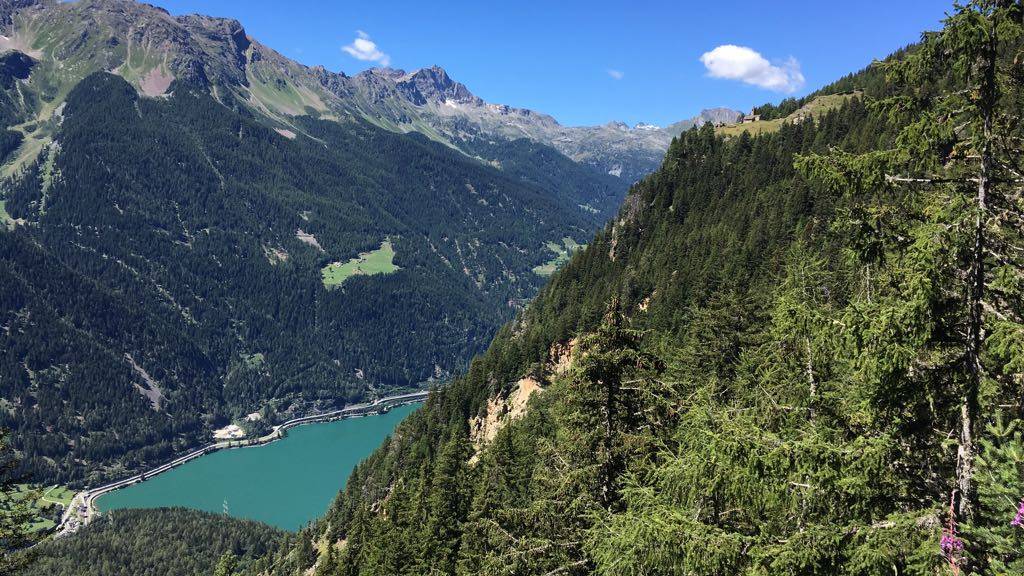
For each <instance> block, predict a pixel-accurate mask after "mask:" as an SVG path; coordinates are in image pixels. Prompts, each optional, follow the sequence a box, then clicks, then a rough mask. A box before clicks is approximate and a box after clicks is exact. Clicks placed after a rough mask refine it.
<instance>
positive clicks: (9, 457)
mask: <svg viewBox="0 0 1024 576" xmlns="http://www.w3.org/2000/svg"><path fill="white" fill-rule="evenodd" d="M17 465H18V460H17V457H16V456H15V453H14V450H13V449H12V448H11V447H10V444H8V443H7V438H6V437H5V436H3V435H0V499H2V500H3V501H4V506H3V507H0V576H7V575H8V574H14V573H16V572H17V571H18V570H21V569H22V568H24V567H25V566H26V565H27V564H28V563H29V561H30V559H31V556H30V555H28V554H26V553H25V551H24V549H25V547H26V546H28V545H29V544H31V543H32V541H33V538H32V537H31V535H30V534H29V532H28V530H27V527H28V526H29V525H30V523H31V522H32V519H33V514H32V511H31V510H30V509H29V507H28V503H29V501H30V499H31V498H32V497H33V494H32V493H29V494H28V495H24V494H22V495H20V497H15V496H14V494H15V493H16V492H17V491H18V485H17V482H18V478H17V476H16V475H15V470H16V468H17Z"/></svg>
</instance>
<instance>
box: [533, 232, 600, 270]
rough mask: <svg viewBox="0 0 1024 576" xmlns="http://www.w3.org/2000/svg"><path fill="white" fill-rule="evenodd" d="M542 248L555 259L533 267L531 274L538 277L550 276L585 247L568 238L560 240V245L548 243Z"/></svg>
mask: <svg viewBox="0 0 1024 576" xmlns="http://www.w3.org/2000/svg"><path fill="white" fill-rule="evenodd" d="M544 246H545V248H547V249H548V250H550V251H551V253H552V254H554V255H555V257H554V258H552V259H551V260H548V261H547V262H545V263H543V264H541V265H540V266H534V267H533V273H534V274H536V275H538V276H551V275H552V274H554V273H555V272H556V271H557V270H558V269H559V268H560V267H561V266H562V265H563V264H565V263H566V262H568V261H569V258H571V257H572V255H573V254H574V253H575V252H576V251H577V250H580V249H582V248H586V247H587V245H586V244H579V243H577V242H576V241H575V240H573V239H572V238H569V237H568V236H566V237H565V238H562V243H561V244H558V243H557V242H548V243H546V244H545V245H544Z"/></svg>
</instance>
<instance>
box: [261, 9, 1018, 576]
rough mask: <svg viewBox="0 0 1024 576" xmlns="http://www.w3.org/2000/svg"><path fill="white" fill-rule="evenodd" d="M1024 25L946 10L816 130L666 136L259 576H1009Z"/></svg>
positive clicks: (846, 84)
mask: <svg viewBox="0 0 1024 576" xmlns="http://www.w3.org/2000/svg"><path fill="white" fill-rule="evenodd" d="M1022 19H1024V11H1022V7H1021V4H1020V3H1019V2H1007V1H998V2H997V1H991V0H976V1H973V2H968V3H965V4H964V5H958V6H956V7H955V8H954V10H953V11H952V13H951V16H950V17H949V19H948V20H947V21H946V22H945V28H944V29H943V30H942V31H940V32H938V33H932V34H926V35H925V36H924V37H923V39H922V42H921V43H920V44H919V45H917V46H914V47H912V48H911V49H909V50H905V51H901V52H899V53H898V54H896V55H894V56H893V57H892V58H890V59H888V60H887V61H886V62H885V63H881V64H878V65H876V66H873V67H871V68H869V69H867V70H865V71H862V72H861V73H859V74H856V75H852V76H850V77H847V78H844V79H842V80H841V81H840V82H837V83H836V84H835V85H833V86H832V87H830V88H826V89H825V90H824V91H823V92H822V93H828V92H829V91H830V90H831V91H834V92H841V91H842V92H852V91H854V90H856V91H857V94H858V95H857V96H856V97H854V98H852V99H850V100H848V101H847V102H846V104H844V105H843V106H842V108H841V109H838V110H835V111H832V112H829V113H827V114H826V115H824V116H823V117H822V118H820V120H805V121H803V122H794V123H786V124H783V125H782V127H781V128H780V130H779V131H778V132H774V133H763V134H760V135H758V136H749V135H747V134H743V135H741V136H738V137H734V138H729V139H724V138H722V137H718V136H715V134H714V131H713V129H712V128H711V127H704V128H703V129H694V130H691V131H689V132H686V133H684V134H682V135H681V136H680V137H679V138H678V139H677V140H676V141H675V142H674V143H673V145H672V147H671V148H670V150H669V152H668V155H667V157H666V159H665V162H664V164H663V166H662V168H661V169H660V170H659V171H658V172H657V173H655V174H652V175H651V176H649V177H648V178H646V179H644V180H643V181H642V182H640V183H639V184H638V185H637V186H635V187H634V188H633V190H632V191H631V192H630V195H629V196H628V198H627V199H626V202H625V205H624V206H623V208H622V210H621V212H620V215H619V217H618V218H617V219H616V220H615V221H614V222H613V223H611V224H610V225H608V226H607V227H606V228H605V229H604V230H603V231H602V232H601V233H599V234H598V235H597V237H596V238H595V239H594V240H593V241H592V242H591V243H590V244H589V245H588V247H587V249H586V250H584V251H583V252H582V253H580V254H578V255H577V256H576V257H574V258H573V259H572V260H571V262H570V263H569V264H568V265H567V266H566V267H565V268H563V269H562V270H561V271H560V272H559V273H558V274H556V275H555V276H554V277H553V278H552V280H551V282H549V283H548V285H546V286H545V287H544V288H543V290H542V291H541V294H540V295H539V297H538V298H537V300H536V301H535V302H533V303H532V304H531V305H530V307H529V308H528V309H527V310H525V311H524V312H523V313H522V314H521V315H519V317H518V318H517V319H516V320H514V321H513V322H512V323H510V324H509V325H507V326H506V327H505V328H503V329H502V330H501V331H500V332H499V334H498V336H497V337H496V338H495V340H494V341H493V342H492V344H491V346H490V348H489V349H488V351H487V352H486V353H485V354H483V355H481V356H480V357H478V358H477V359H476V360H474V361H473V363H472V364H471V365H470V367H469V369H468V371H467V372H466V374H465V375H464V376H462V377H461V378H459V379H457V380H456V381H455V382H454V383H453V384H452V385H451V386H449V387H447V388H445V389H443V390H439V391H438V392H437V393H436V394H434V395H433V396H432V397H431V399H430V400H429V401H428V402H427V404H426V406H425V407H424V408H423V409H422V410H420V411H418V412H416V413H414V414H413V415H412V416H410V418H409V419H408V420H407V421H406V422H404V423H403V424H402V425H401V426H400V427H399V429H398V431H397V432H396V434H395V435H394V437H393V438H392V439H391V440H390V441H389V442H387V443H386V444H385V445H384V446H383V447H381V449H380V450H378V451H377V453H376V454H375V455H374V456H372V457H371V458H370V459H369V460H368V461H367V462H366V463H364V464H363V465H362V466H360V467H359V468H358V469H357V470H356V471H355V473H354V474H353V476H352V478H351V479H350V481H349V483H348V485H347V488H346V490H345V492H344V493H343V494H341V495H340V496H339V498H338V500H337V501H336V502H335V503H334V505H333V506H332V508H331V510H330V511H329V512H328V514H327V516H326V517H325V518H324V519H323V520H322V521H321V522H320V523H319V524H318V525H317V526H314V527H312V528H310V529H309V530H307V531H304V532H303V533H302V534H300V536H299V542H298V543H295V544H292V545H289V546H286V547H283V548H282V549H281V550H280V551H279V552H278V553H277V554H276V555H274V556H273V557H272V558H270V559H267V561H266V564H264V565H261V566H258V567H257V569H258V570H262V571H266V570H268V569H269V570H270V572H271V573H274V574H297V573H302V572H303V571H305V570H309V569H312V570H313V572H314V573H315V574H324V575H327V574H345V575H355V574H425V573H438V574H481V573H486V574H608V575H612V574H615V575H622V574H636V575H640V574H737V573H743V574H823V573H829V574H893V573H897V574H922V575H924V574H936V573H953V574H958V573H959V574H962V573H972V574H973V573H978V574H1008V573H1019V572H1021V571H1024V531H1022V529H1021V522H1022V517H1021V513H1020V509H1024V508H1022V506H1021V499H1022V498H1024V457H1022V455H1024V443H1022V442H1024V441H1022V439H1021V438H1022V436H1021V431H1020V426H1021V420H1020V418H1021V415H1022V412H1024V405H1022V389H1021V385H1020V382H1021V381H1022V370H1021V366H1022V364H1021V362H1022V361H1024V325H1022V322H1021V319H1022V316H1021V314H1022V312H1024V307H1022V302H1021V299H1020V296H1021V292H1020V286H1021V275H1022V270H1024V266H1022V262H1021V258H1022V257H1024V254H1021V251H1020V245H1021V244H1020V238H1019V235H1020V231H1021V229H1022V226H1021V221H1020V219H1021V217H1022V216H1021V214H1022V212H1024V210H1022V208H1024V205H1022V202H1021V197H1020V190H1021V184H1022V182H1024V181H1022V178H1021V174H1020V169H1019V167H1018V165H1017V160H1018V158H1019V157H1020V152H1019V150H1018V148H1017V146H1018V143H1019V142H1020V141H1021V131H1020V126H1019V118H1018V113H1019V110H1020V102H1021V97H1022V95H1024V94H1022V90H1021V88H1022V86H1021V78H1024V73H1022V71H1021V65H1022V62H1024V59H1022V57H1021V56H1022V55H1021V52H1020V46H1021V45H1022V42H1021V40H1022V39H1021V32H1022ZM794 105H795V104H794V103H783V104H782V105H780V106H778V107H775V108H772V110H782V111H785V110H786V109H788V108H791V107H793V106H794ZM766 110H767V109H766ZM781 113H782V112H779V114H781ZM567 350H569V351H571V362H569V363H566V362H565V353H566V351H567ZM524 381H528V382H536V383H539V384H540V392H534V393H533V396H532V397H531V399H530V401H529V404H528V405H527V409H526V411H525V413H524V414H522V415H520V416H519V417H518V418H511V417H507V418H506V420H505V422H506V423H505V425H504V426H503V427H502V428H501V429H500V430H499V431H498V432H497V433H496V434H495V435H493V437H491V438H490V439H487V440H484V441H481V438H480V436H479V430H480V427H479V422H480V418H481V417H486V416H488V415H490V414H491V412H492V409H493V406H494V405H495V404H494V403H495V402H498V403H499V404H500V403H501V402H502V401H504V402H505V403H506V404H505V406H509V405H510V404H509V403H510V402H511V401H512V400H511V399H512V398H513V397H515V395H516V394H517V393H518V391H519V390H521V389H522V388H523V383H524Z"/></svg>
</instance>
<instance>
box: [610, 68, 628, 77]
mask: <svg viewBox="0 0 1024 576" xmlns="http://www.w3.org/2000/svg"><path fill="white" fill-rule="evenodd" d="M608 75H609V76H611V77H612V78H614V79H615V80H622V79H623V78H624V77H625V76H626V74H625V73H624V72H623V71H622V70H614V69H612V68H609V69H608Z"/></svg>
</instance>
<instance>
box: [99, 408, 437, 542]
mask: <svg viewBox="0 0 1024 576" xmlns="http://www.w3.org/2000/svg"><path fill="white" fill-rule="evenodd" d="M418 407H419V404H412V405H407V406H399V407H397V408H394V409H392V410H391V411H389V412H388V413H387V414H381V415H377V416H364V417H361V418H349V419H346V420H337V421H334V422H324V423H318V424H307V425H305V426H299V427H297V428H292V429H290V430H288V435H287V436H286V437H285V438H284V439H282V440H278V441H277V442H273V443H271V444H267V445H265V446H256V447H252V448H236V449H233V450H221V451H219V452H214V453H212V454H207V455H206V456H202V457H200V458H197V459H195V460H193V461H191V462H189V463H187V464H184V465H182V466H179V467H177V468H175V469H173V470H170V471H168V472H164V473H163V474H160V475H158V476H156V477H154V478H151V479H149V480H146V481H145V482H141V483H139V484H134V485H132V486H129V487H127V488H122V489H120V490H116V491H114V492H111V493H109V494H104V495H103V496H101V497H100V498H99V500H98V501H97V506H98V507H99V509H100V511H103V512H106V511H108V510H118V509H122V508H160V507H164V506H183V507H186V508H194V509H197V510H206V511H209V512H218V513H219V512H223V510H224V503H225V501H226V502H227V508H228V513H229V514H230V515H231V516H235V517H239V518H249V519H252V520H259V521H261V522H266V523H267V524H271V525H273V526H277V527H279V528H284V529H285V530H298V529H299V528H301V527H302V526H304V525H305V524H307V523H309V522H310V521H312V520H315V519H316V518H318V517H320V516H321V515H323V514H324V512H326V511H327V507H328V506H329V505H330V503H331V501H332V500H334V497H335V496H337V494H338V491H339V490H341V489H342V488H344V487H345V481H346V480H347V479H348V475H349V474H350V473H351V472H352V469H353V468H355V466H356V464H359V462H361V461H362V460H363V459H365V458H366V457H367V456H369V455H370V453H372V452H373V451H374V450H375V449H376V448H377V447H378V446H380V445H381V443H382V442H383V441H384V439H385V438H387V437H388V435H389V434H391V432H392V431H393V430H394V429H395V426H397V425H398V423H399V422H401V421H402V420H403V419H404V418H405V417H406V416H408V415H409V413H410V412H412V411H413V410H415V409H416V408H418Z"/></svg>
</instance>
